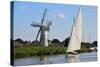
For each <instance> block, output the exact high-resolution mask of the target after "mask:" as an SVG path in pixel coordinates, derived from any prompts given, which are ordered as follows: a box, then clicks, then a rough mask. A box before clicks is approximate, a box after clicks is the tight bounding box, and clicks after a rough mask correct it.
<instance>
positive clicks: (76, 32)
mask: <svg viewBox="0 0 100 67" xmlns="http://www.w3.org/2000/svg"><path fill="white" fill-rule="evenodd" d="M81 36H82V14H81V9H79V11H78V14H77V16H76V17H75V20H74V24H73V26H72V31H71V35H70V41H69V44H68V49H67V51H66V52H74V51H76V50H80V47H81V39H82V37H81Z"/></svg>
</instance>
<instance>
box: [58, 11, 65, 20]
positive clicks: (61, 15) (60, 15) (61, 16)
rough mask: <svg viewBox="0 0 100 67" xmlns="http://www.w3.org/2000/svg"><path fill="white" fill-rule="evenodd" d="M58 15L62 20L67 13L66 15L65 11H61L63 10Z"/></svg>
mask: <svg viewBox="0 0 100 67" xmlns="http://www.w3.org/2000/svg"><path fill="white" fill-rule="evenodd" d="M58 17H59V18H60V19H62V20H63V19H65V15H64V14H63V13H61V12H60V13H58Z"/></svg>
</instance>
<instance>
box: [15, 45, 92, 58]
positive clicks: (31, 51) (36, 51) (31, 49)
mask: <svg viewBox="0 0 100 67" xmlns="http://www.w3.org/2000/svg"><path fill="white" fill-rule="evenodd" d="M66 49H67V47H57V46H49V47H43V46H32V45H29V46H22V47H14V58H21V57H29V56H40V55H56V54H64V53H65V52H66ZM83 52H91V50H90V49H89V48H81V50H80V53H83Z"/></svg>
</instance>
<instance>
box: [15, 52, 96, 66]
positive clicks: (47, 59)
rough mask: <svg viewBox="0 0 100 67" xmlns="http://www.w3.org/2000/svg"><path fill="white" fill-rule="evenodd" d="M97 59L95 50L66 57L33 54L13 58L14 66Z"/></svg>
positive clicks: (63, 55) (62, 55) (61, 55)
mask: <svg viewBox="0 0 100 67" xmlns="http://www.w3.org/2000/svg"><path fill="white" fill-rule="evenodd" d="M90 61H97V52H89V53H80V55H79V56H73V57H68V56H66V55H65V54H60V55H48V56H33V57H27V58H19V59H15V60H14V65H15V66H25V65H40V64H59V63H77V62H90Z"/></svg>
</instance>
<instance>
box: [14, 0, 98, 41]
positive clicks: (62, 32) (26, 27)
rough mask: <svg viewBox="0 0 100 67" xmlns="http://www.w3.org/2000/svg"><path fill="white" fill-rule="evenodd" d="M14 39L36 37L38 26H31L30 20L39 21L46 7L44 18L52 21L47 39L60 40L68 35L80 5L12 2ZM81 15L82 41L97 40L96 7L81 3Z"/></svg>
mask: <svg viewBox="0 0 100 67" xmlns="http://www.w3.org/2000/svg"><path fill="white" fill-rule="evenodd" d="M13 7H14V10H13V12H14V14H13V15H14V16H13V17H14V22H13V25H14V31H13V33H14V36H13V38H14V39H17V38H21V39H23V40H24V41H25V40H28V41H29V40H30V41H33V40H35V38H36V35H37V32H38V30H39V28H38V27H32V26H31V25H30V24H31V23H32V22H36V23H41V19H42V16H43V12H44V9H45V8H47V13H46V17H45V21H46V20H50V21H52V25H51V27H50V31H49V39H50V40H52V39H59V40H60V41H63V40H65V38H67V37H69V36H70V33H71V28H72V24H73V19H74V17H75V16H76V15H77V12H78V9H79V7H80V5H73V4H54V3H39V2H38V3H37V2H25V1H15V2H14V6H13ZM81 11H82V17H83V32H82V33H83V35H82V41H85V42H88V41H90V42H93V41H95V40H97V7H96V6H87V5H81Z"/></svg>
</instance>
